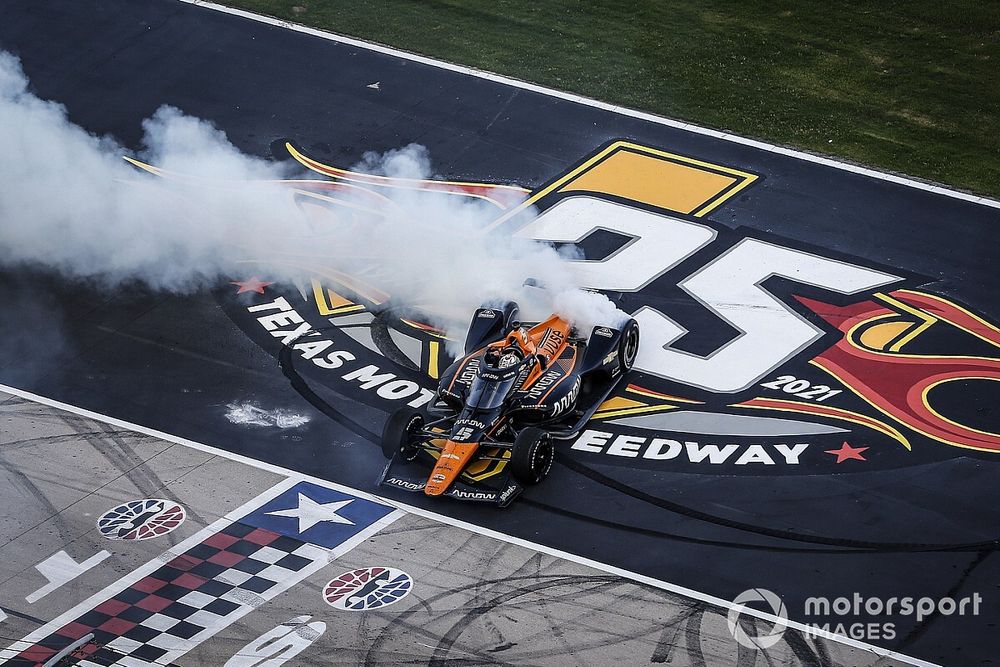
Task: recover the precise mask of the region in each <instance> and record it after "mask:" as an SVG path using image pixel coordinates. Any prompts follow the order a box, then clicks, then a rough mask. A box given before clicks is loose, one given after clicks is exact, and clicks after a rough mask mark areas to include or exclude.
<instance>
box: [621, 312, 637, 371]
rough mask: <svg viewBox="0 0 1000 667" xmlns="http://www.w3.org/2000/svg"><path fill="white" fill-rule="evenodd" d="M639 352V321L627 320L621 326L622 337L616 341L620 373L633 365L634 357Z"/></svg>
mask: <svg viewBox="0 0 1000 667" xmlns="http://www.w3.org/2000/svg"><path fill="white" fill-rule="evenodd" d="M638 354H639V323H638V322H636V321H635V320H631V319H630V320H629V321H628V322H626V324H625V326H624V327H622V337H621V340H620V341H619V342H618V367H619V368H621V371H622V375H625V374H626V373H628V372H629V371H630V370H632V366H634V365H635V358H636V356H638Z"/></svg>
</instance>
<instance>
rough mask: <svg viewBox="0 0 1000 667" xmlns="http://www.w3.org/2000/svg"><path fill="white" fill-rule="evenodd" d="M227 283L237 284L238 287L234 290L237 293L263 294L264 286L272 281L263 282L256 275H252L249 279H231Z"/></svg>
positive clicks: (271, 283)
mask: <svg viewBox="0 0 1000 667" xmlns="http://www.w3.org/2000/svg"><path fill="white" fill-rule="evenodd" d="M229 284H230V285H239V289H238V290H237V291H236V293H237V294H243V292H256V293H257V294H263V293H264V288H265V287H267V286H268V285H273V284H274V282H273V281H272V282H264V281H263V280H261V279H260V278H258V277H257V276H254V277H253V278H251V279H250V280H233V281H231V282H230V283H229Z"/></svg>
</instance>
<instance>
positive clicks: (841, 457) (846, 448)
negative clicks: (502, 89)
mask: <svg viewBox="0 0 1000 667" xmlns="http://www.w3.org/2000/svg"><path fill="white" fill-rule="evenodd" d="M867 450H868V447H851V446H850V445H849V444H847V443H846V442H845V443H844V444H843V445H841V446H840V449H828V450H826V453H827V454H833V455H834V456H836V457H837V463H843V462H844V461H846V460H847V459H857V460H858V461H867V460H868V459H866V458H865V457H863V456H861V452H864V451H867Z"/></svg>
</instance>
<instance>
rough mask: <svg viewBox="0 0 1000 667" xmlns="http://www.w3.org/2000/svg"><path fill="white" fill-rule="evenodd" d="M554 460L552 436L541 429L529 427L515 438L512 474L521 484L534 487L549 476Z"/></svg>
mask: <svg viewBox="0 0 1000 667" xmlns="http://www.w3.org/2000/svg"><path fill="white" fill-rule="evenodd" d="M554 459H555V446H554V445H553V444H552V436H550V435H549V434H548V433H547V432H546V431H543V430H542V429H540V428H536V427H534V426H529V427H527V428H525V429H522V430H521V432H520V433H518V434H517V437H516V438H514V449H513V451H511V455H510V472H511V475H513V476H514V479H515V480H517V482H519V483H520V484H522V485H524V486H532V485H534V484H538V483H539V482H541V481H542V480H543V479H545V478H546V477H547V476H548V474H549V471H550V470H551V469H552V461H553V460H554Z"/></svg>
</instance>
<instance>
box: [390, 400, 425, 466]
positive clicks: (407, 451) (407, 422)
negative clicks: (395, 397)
mask: <svg viewBox="0 0 1000 667" xmlns="http://www.w3.org/2000/svg"><path fill="white" fill-rule="evenodd" d="M423 426H424V413H423V412H421V411H420V410H416V409H414V408H401V409H399V410H397V411H396V412H394V413H392V415H390V416H389V419H388V421H386V422H385V427H384V428H383V429H382V454H383V455H384V456H385V458H387V459H391V458H393V457H394V456H396V455H397V454H398V455H399V457H400V458H402V459H403V460H405V461H412V460H413V459H415V458H417V454H419V453H420V448H419V447H417V445H416V443H415V442H414V441H413V434H414V433H415V432H416V431H418V430H420V429H421V428H423Z"/></svg>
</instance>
